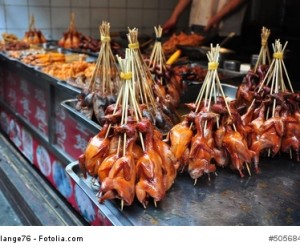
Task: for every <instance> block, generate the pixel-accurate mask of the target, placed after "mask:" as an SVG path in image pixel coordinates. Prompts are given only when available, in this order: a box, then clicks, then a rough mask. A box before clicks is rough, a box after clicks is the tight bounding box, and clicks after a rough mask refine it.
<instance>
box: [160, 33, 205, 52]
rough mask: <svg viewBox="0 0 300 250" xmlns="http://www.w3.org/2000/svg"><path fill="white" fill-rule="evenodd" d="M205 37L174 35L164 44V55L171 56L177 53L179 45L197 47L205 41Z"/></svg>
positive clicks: (183, 34)
mask: <svg viewBox="0 0 300 250" xmlns="http://www.w3.org/2000/svg"><path fill="white" fill-rule="evenodd" d="M203 39H204V36H201V35H199V34H186V33H184V32H180V33H179V34H178V35H176V34H173V35H172V36H171V37H170V39H169V40H167V41H166V42H164V43H163V50H164V53H166V54H170V53H173V52H175V51H176V49H177V47H176V46H177V45H184V46H197V45H200V43H201V41H203Z"/></svg>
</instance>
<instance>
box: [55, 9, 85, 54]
mask: <svg viewBox="0 0 300 250" xmlns="http://www.w3.org/2000/svg"><path fill="white" fill-rule="evenodd" d="M80 36H81V34H80V33H79V32H78V31H77V29H76V25H75V14H74V13H71V17H70V24H69V28H68V30H67V31H66V32H64V33H63V36H62V37H61V38H60V39H59V41H58V45H59V46H60V47H62V48H65V49H70V48H72V49H76V48H79V46H80Z"/></svg>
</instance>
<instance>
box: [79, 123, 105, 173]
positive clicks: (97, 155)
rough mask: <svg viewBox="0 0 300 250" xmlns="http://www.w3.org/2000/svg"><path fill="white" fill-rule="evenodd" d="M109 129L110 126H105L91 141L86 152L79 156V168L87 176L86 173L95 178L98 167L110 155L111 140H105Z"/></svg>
mask: <svg viewBox="0 0 300 250" xmlns="http://www.w3.org/2000/svg"><path fill="white" fill-rule="evenodd" d="M108 127H109V126H108V124H106V125H104V127H103V128H102V130H101V131H100V132H99V133H98V134H97V135H95V136H94V137H93V138H92V139H90V141H89V143H88V144H87V147H86V149H85V152H84V153H83V154H82V155H80V156H79V159H78V161H79V166H80V169H81V170H82V172H83V173H84V175H85V176H86V172H88V173H89V174H90V175H91V176H95V175H96V174H97V173H98V167H99V166H100V164H101V163H102V161H103V159H104V158H105V157H106V156H107V154H108V151H109V144H110V139H109V138H108V137H107V138H105V135H106V133H107V130H108Z"/></svg>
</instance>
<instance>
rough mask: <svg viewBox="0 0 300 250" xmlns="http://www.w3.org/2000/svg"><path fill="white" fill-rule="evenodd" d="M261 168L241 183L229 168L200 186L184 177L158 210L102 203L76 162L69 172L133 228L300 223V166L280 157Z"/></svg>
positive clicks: (93, 197) (268, 161) (150, 207)
mask: <svg viewBox="0 0 300 250" xmlns="http://www.w3.org/2000/svg"><path fill="white" fill-rule="evenodd" d="M260 167H261V173H260V174H255V175H253V176H252V177H246V178H242V179H241V178H240V177H239V175H238V174H237V173H235V172H233V171H231V170H230V169H218V170H217V173H218V176H211V181H208V178H207V177H203V178H202V179H201V180H199V181H198V183H197V185H196V186H194V185H193V181H192V180H191V179H190V178H189V176H188V175H187V174H179V176H178V177H177V179H176V180H175V183H174V185H173V186H172V188H171V189H170V191H169V192H168V193H167V195H166V197H165V199H164V200H163V201H161V202H159V203H158V207H157V208H155V207H154V205H153V204H151V203H150V204H149V206H148V207H147V209H144V208H143V207H142V206H141V205H140V204H139V203H138V202H135V203H134V204H133V205H132V206H130V207H125V208H124V210H123V211H120V210H119V203H118V202H114V201H112V202H105V203H104V205H103V204H99V203H98V200H97V198H96V192H97V191H96V190H92V189H91V186H90V182H86V180H85V179H84V178H83V177H82V174H81V173H80V169H79V166H78V163H77V162H74V163H71V164H70V165H69V166H67V171H68V173H69V174H70V176H71V178H73V179H75V180H76V182H77V184H78V185H79V186H80V187H81V188H82V190H83V191H84V192H85V193H87V194H89V197H90V198H91V199H92V201H93V202H95V205H97V206H98V207H99V209H101V208H103V206H106V205H107V206H111V205H112V207H111V208H114V209H115V210H117V218H118V219H119V220H121V219H122V218H123V219H126V222H129V223H130V224H132V225H211V226H222V225H227V226H229V225H249V226H250V225H300V214H299V212H298V211H299V209H300V194H299V192H298V191H297V190H299V188H300V167H299V163H298V162H294V161H293V160H290V159H288V157H287V156H286V155H281V156H280V157H276V158H262V160H261V164H260ZM115 214H116V213H115ZM107 216H109V215H107Z"/></svg>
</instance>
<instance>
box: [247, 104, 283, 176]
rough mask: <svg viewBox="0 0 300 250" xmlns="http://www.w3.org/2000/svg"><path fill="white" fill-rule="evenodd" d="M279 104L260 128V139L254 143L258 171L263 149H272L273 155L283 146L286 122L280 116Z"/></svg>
mask: <svg viewBox="0 0 300 250" xmlns="http://www.w3.org/2000/svg"><path fill="white" fill-rule="evenodd" d="M280 109H281V107H280V106H278V107H277V108H276V111H275V115H274V117H272V118H269V119H267V120H266V121H265V122H264V123H263V124H262V125H261V126H260V128H259V134H258V140H256V141H255V142H253V143H252V145H251V150H253V151H254V152H255V158H254V164H255V169H256V170H257V171H258V163H259V156H260V154H261V152H262V150H265V149H269V148H270V149H271V151H272V153H273V156H274V155H276V154H277V153H278V152H279V150H280V147H281V138H282V136H283V135H284V123H283V120H282V118H281V117H280V114H279V111H280Z"/></svg>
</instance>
